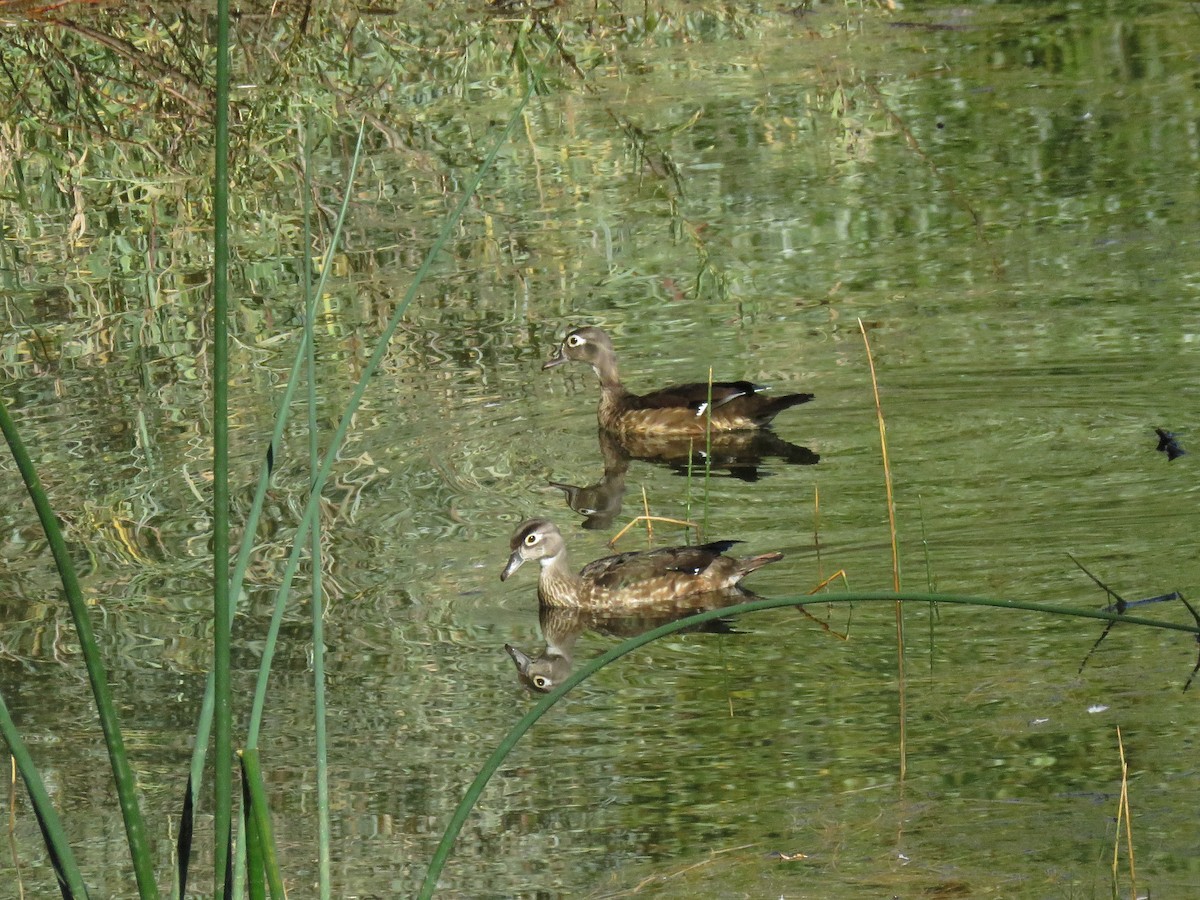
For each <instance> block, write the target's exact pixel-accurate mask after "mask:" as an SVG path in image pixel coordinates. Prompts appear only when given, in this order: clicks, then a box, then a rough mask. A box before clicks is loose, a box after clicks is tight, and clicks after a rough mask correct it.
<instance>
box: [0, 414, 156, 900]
mask: <svg viewBox="0 0 1200 900" xmlns="http://www.w3.org/2000/svg"><path fill="white" fill-rule="evenodd" d="M0 431H2V432H3V434H4V437H5V439H6V440H7V441H8V447H9V450H11V451H12V455H13V459H14V460H15V461H16V464H17V469H18V470H19V471H20V473H21V477H22V478H23V479H24V480H25V489H26V491H27V492H28V493H29V499H30V500H32V501H33V506H34V508H35V509H36V510H37V515H38V519H39V520H40V521H41V523H42V531H44V532H45V534H46V541H47V542H48V543H49V545H50V552H51V553H52V554H53V556H54V565H55V567H56V568H57V569H58V577H59V579H60V580H61V581H62V586H63V594H64V595H65V596H66V600H67V606H68V607H69V608H70V610H71V619H72V621H73V622H74V623H75V632H76V634H77V635H78V636H79V649H80V651H81V652H82V653H83V662H84V666H85V667H86V668H87V673H88V682H89V683H90V684H91V687H92V696H93V698H94V699H95V701H96V714H97V716H99V718H100V728H101V730H102V731H103V732H104V745H105V747H106V748H107V750H108V760H109V763H110V764H111V765H112V770H113V782H114V783H115V785H116V788H117V802H118V803H119V804H120V807H121V816H122V818H123V819H124V822H125V837H126V840H127V841H128V843H129V854H130V856H131V857H132V860H133V871H134V875H135V876H136V878H137V884H138V894H139V896H141V897H144V898H152V897H157V896H158V887H157V885H156V884H155V883H154V866H153V860H154V857H153V854H152V853H151V850H150V844H149V841H148V840H147V837H146V825H145V821H144V820H143V819H142V811H141V808H140V807H139V806H138V798H137V779H136V778H135V777H134V774H133V768H132V767H131V766H130V764H129V757H128V755H127V754H126V752H125V741H124V739H123V738H122V737H121V724H120V722H119V721H118V719H117V708H116V705H115V704H114V703H113V696H112V691H111V689H110V688H109V685H108V675H107V673H106V672H105V669H104V661H103V660H102V659H101V657H100V647H99V644H97V642H96V634H95V632H94V631H92V620H91V617H90V615H89V614H88V608H87V604H86V603H85V602H84V599H83V591H82V589H81V588H80V586H79V576H78V575H77V574H76V572H75V563H74V562H73V561H72V560H71V551H70V550H68V549H67V542H66V540H65V539H64V538H63V534H62V530H61V529H60V528H59V527H58V519H57V518H56V517H55V515H54V510H53V509H51V507H50V498H49V497H47V496H46V490H45V488H43V487H42V482H41V479H40V478H38V474H37V470H36V469H35V468H34V465H33V460H32V459H31V458H30V456H29V453H28V451H27V450H26V449H25V444H24V442H23V441H22V440H21V436H20V435H19V434H18V433H17V427H16V425H15V424H14V423H13V420H12V418H11V417H10V416H9V415H8V408H7V407H6V406H5V405H4V403H3V402H0ZM31 765H32V764H31ZM22 775H23V776H24V777H26V779H28V775H27V773H26V770H25V769H22ZM33 775H34V776H36V775H37V772H36V770H34V771H33ZM60 858H62V857H61V856H60ZM65 859H70V855H69V854H68V855H67V856H66V857H65ZM76 872H78V869H76ZM85 896H86V894H85Z"/></svg>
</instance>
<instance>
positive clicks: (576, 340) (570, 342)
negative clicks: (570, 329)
mask: <svg viewBox="0 0 1200 900" xmlns="http://www.w3.org/2000/svg"><path fill="white" fill-rule="evenodd" d="M586 343H587V341H585V340H584V339H583V338H582V337H581V336H580V335H578V334H572V335H568V336H567V346H568V347H582V346H583V345H584V344H586Z"/></svg>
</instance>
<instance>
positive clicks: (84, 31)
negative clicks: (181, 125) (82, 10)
mask: <svg viewBox="0 0 1200 900" xmlns="http://www.w3.org/2000/svg"><path fill="white" fill-rule="evenodd" d="M44 21H45V22H46V24H47V25H57V26H58V27H59V28H62V29H63V30H65V31H71V32H74V33H75V34H78V35H80V36H81V37H85V38H87V39H89V40H92V41H95V42H96V43H97V44H100V45H101V46H103V47H107V48H108V49H110V50H112V51H113V52H115V53H116V54H117V55H118V56H122V57H124V58H125V59H127V60H129V61H130V62H132V63H133V64H134V65H135V66H140V67H142V68H145V69H149V70H151V71H153V72H154V73H155V74H157V75H158V76H159V78H160V79H161V80H160V81H159V82H158V87H160V88H161V89H162V90H163V91H165V92H166V93H168V94H170V95H171V96H172V97H174V98H176V99H177V100H179V101H180V102H182V103H185V104H187V105H188V106H190V107H191V108H192V109H193V110H194V111H196V112H197V113H201V114H206V113H207V112H208V110H209V109H210V108H211V106H212V97H211V92H210V91H209V90H208V89H207V88H205V87H204V85H202V84H199V83H197V82H196V81H195V80H194V79H193V78H191V77H190V76H189V75H187V74H185V73H184V72H181V71H179V70H178V69H175V68H172V67H171V66H169V65H167V64H166V63H165V62H162V61H161V60H159V59H156V58H155V57H153V56H150V55H149V54H147V53H143V52H142V51H141V50H139V49H138V48H137V47H135V46H133V44H131V43H129V42H128V41H126V40H123V39H121V38H119V37H115V36H114V35H111V34H105V33H104V32H103V31H97V30H96V29H94V28H89V27H88V26H87V25H79V24H77V23H75V22H68V21H66V20H64V19H50V18H47V19H45V20H44ZM166 79H178V80H179V81H180V82H181V83H182V84H184V85H186V86H187V88H188V93H191V94H198V95H200V99H195V98H194V97H192V96H188V93H185V92H182V91H180V90H178V89H176V88H174V87H172V86H171V85H170V83H168V82H167V81H166Z"/></svg>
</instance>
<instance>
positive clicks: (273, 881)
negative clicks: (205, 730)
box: [238, 750, 287, 900]
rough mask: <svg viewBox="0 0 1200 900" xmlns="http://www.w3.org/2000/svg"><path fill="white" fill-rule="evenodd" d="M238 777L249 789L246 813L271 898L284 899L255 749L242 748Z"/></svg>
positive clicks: (269, 809)
mask: <svg viewBox="0 0 1200 900" xmlns="http://www.w3.org/2000/svg"><path fill="white" fill-rule="evenodd" d="M238 756H239V757H240V758H241V761H242V777H243V778H245V779H246V784H247V786H248V787H249V788H250V812H251V816H252V821H253V823H254V828H255V830H256V831H257V833H258V834H257V837H258V844H259V854H260V856H261V862H262V869H263V872H264V873H265V874H266V876H267V885H268V886H269V887H270V889H271V898H272V900H286V897H287V893H286V892H285V891H284V889H283V877H282V876H281V874H280V872H279V855H278V854H277V853H276V852H275V829H274V828H273V827H272V825H271V808H270V806H269V805H268V803H267V787H266V785H265V784H264V783H263V777H262V766H261V765H260V764H259V760H258V751H257V750H242V751H241V752H240V753H239V754H238Z"/></svg>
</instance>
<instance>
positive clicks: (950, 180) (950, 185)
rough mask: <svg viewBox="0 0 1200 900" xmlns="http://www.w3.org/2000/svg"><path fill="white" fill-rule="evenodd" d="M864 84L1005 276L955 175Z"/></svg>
mask: <svg viewBox="0 0 1200 900" xmlns="http://www.w3.org/2000/svg"><path fill="white" fill-rule="evenodd" d="M863 85H864V87H866V89H867V93H869V94H870V95H871V97H872V98H874V100H875V102H876V103H877V104H878V105H879V108H880V109H882V110H883V112H884V115H886V116H887V117H888V118H889V119H890V120H891V122H892V124H893V125H895V126H896V128H897V129H899V131H900V133H901V134H902V135H904V140H905V142H906V143H907V144H908V146H909V148H910V149H911V150H912V151H913V152H914V153H916V154H917V156H918V157H920V159H921V160H922V161H923V162H924V163H925V165H927V166H928V167H929V171H930V172H931V173H932V174H933V177H934V178H936V179H937V180H938V181H940V182H941V183H942V187H943V188H945V190H946V193H947V194H949V195H950V197H951V199H953V200H954V202H955V203H957V204H958V206H959V207H960V208H961V209H962V210H963V211H964V212H965V213H966V214H967V215H968V216H970V217H971V223H972V224H973V225H974V226H975V235H976V237H978V238H979V242H980V243H981V244H983V246H984V247H986V248H987V251H988V254H989V255H990V256H991V258H992V272H993V273H994V274H995V276H996V277H997V278H1002V277H1003V276H1004V264H1003V263H1002V262H1000V258H999V257H998V256H996V251H995V250H994V249H993V248H992V242H991V241H989V240H988V238H987V234H985V233H984V230H983V220H982V219H980V217H979V213H977V212H975V208H974V207H973V206H971V202H970V201H969V200H968V199H967V198H966V197H964V196H963V195H962V193H960V192H959V190H958V184H957V182H955V180H954V177H953V176H952V175H950V174H949V173H948V172H944V171H943V170H942V169H941V168H940V167H939V166H938V164H937V163H936V162H934V161H933V157H931V156H930V155H929V154H928V153H926V152H925V150H924V149H922V147H921V144H920V142H919V141H917V138H916V136H915V135H914V134H913V133H912V131H910V130H909V127H908V124H907V123H906V122H905V121H904V119H903V118H901V117H900V114H899V113H897V112H896V111H895V110H893V109H892V108H891V107H890V106H888V103H887V100H886V99H885V98H884V96H883V94H882V93H881V92H880V90H879V88H877V87H876V86H875V85H874V84H872V83H871V82H869V81H866V80H864V81H863Z"/></svg>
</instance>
